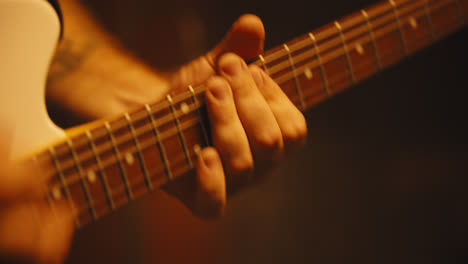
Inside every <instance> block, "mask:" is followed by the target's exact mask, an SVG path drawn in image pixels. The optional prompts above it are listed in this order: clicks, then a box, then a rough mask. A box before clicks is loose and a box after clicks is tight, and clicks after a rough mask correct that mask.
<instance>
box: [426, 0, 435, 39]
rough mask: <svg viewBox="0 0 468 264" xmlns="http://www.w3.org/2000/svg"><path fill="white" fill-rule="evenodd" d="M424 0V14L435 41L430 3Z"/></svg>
mask: <svg viewBox="0 0 468 264" xmlns="http://www.w3.org/2000/svg"><path fill="white" fill-rule="evenodd" d="M423 1H424V14H425V16H426V20H427V26H428V28H429V33H430V35H431V41H434V40H435V35H434V30H433V29H432V21H431V11H430V9H429V4H428V3H427V1H428V0H423Z"/></svg>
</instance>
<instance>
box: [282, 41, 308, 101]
mask: <svg viewBox="0 0 468 264" xmlns="http://www.w3.org/2000/svg"><path fill="white" fill-rule="evenodd" d="M283 48H284V49H285V50H286V52H287V53H288V59H289V65H290V68H291V72H292V74H293V76H294V82H295V84H296V92H297V95H298V96H299V102H300V103H301V108H302V110H305V109H306V105H305V102H304V95H303V94H302V89H301V84H300V83H299V79H298V78H297V74H296V69H295V68H294V61H293V58H292V56H291V52H290V50H289V47H288V45H287V44H283Z"/></svg>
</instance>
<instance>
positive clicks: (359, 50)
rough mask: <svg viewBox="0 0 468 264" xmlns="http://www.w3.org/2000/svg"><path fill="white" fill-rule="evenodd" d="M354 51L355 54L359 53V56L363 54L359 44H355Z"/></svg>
mask: <svg viewBox="0 0 468 264" xmlns="http://www.w3.org/2000/svg"><path fill="white" fill-rule="evenodd" d="M356 51H357V53H359V55H362V54H364V48H363V47H362V45H361V44H360V43H358V44H356Z"/></svg>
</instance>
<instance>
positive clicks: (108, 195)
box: [86, 130, 115, 211]
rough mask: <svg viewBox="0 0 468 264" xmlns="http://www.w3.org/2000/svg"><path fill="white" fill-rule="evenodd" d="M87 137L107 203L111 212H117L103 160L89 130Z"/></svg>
mask: <svg viewBox="0 0 468 264" xmlns="http://www.w3.org/2000/svg"><path fill="white" fill-rule="evenodd" d="M86 137H87V138H88V143H89V146H90V147H91V151H92V152H93V154H94V157H95V158H96V165H97V167H98V170H99V176H100V178H101V181H102V183H103V186H104V192H105V193H106V198H107V202H108V203H109V208H110V210H111V211H114V210H115V204H114V200H113V199H112V192H111V190H110V188H109V183H108V181H107V177H106V173H105V172H104V167H103V166H102V162H101V158H100V157H99V154H98V152H97V149H96V144H94V140H93V136H92V134H91V132H90V131H89V130H87V131H86Z"/></svg>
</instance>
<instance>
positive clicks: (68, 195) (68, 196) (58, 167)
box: [49, 147, 81, 228]
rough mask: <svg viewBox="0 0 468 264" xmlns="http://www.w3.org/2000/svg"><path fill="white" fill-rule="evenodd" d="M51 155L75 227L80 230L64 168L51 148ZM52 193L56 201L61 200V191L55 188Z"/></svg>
mask: <svg viewBox="0 0 468 264" xmlns="http://www.w3.org/2000/svg"><path fill="white" fill-rule="evenodd" d="M49 154H50V156H51V157H52V160H53V163H54V166H55V169H56V170H57V174H58V178H59V182H60V185H61V188H62V189H63V191H64V192H65V197H66V199H67V202H68V206H69V207H70V209H71V210H72V214H73V218H74V220H75V226H76V228H79V227H80V226H81V223H80V220H79V219H78V215H77V210H76V207H75V204H74V203H73V201H72V198H71V193H70V190H69V189H68V185H67V182H66V181H65V176H64V175H63V170H62V166H61V165H60V161H59V160H58V157H57V153H56V152H55V149H54V147H51V148H49ZM52 192H53V195H54V196H55V197H54V198H55V199H59V198H60V197H59V195H61V193H62V191H61V190H60V189H59V190H58V191H57V189H55V188H54V189H52Z"/></svg>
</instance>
